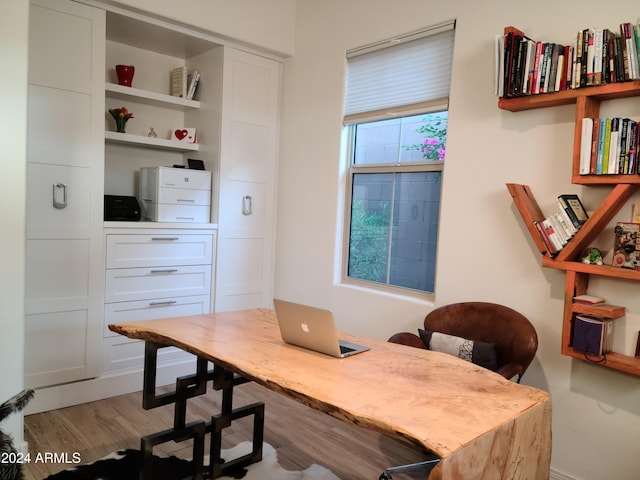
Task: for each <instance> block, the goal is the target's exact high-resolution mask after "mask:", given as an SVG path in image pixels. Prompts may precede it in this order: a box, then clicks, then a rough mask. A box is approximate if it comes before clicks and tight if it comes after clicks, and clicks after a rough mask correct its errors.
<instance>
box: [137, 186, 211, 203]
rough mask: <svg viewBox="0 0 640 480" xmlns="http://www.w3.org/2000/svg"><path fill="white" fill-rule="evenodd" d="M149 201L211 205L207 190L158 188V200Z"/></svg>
mask: <svg viewBox="0 0 640 480" xmlns="http://www.w3.org/2000/svg"><path fill="white" fill-rule="evenodd" d="M145 200H146V199H145ZM151 201H152V202H154V203H166V204H170V205H211V194H210V192H209V191H208V190H190V189H188V188H159V189H158V198H156V199H151Z"/></svg>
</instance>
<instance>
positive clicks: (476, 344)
mask: <svg viewBox="0 0 640 480" xmlns="http://www.w3.org/2000/svg"><path fill="white" fill-rule="evenodd" d="M418 333H420V338H421V339H422V341H423V342H424V344H425V346H426V347H427V349H429V350H433V351H436V352H443V353H448V354H450V355H455V356H456V357H458V358H461V359H463V360H467V361H468V362H472V363H474V364H476V365H478V366H480V367H484V368H487V369H489V370H493V371H494V372H495V371H496V370H497V369H498V358H497V355H496V346H495V344H493V343H487V342H481V341H479V340H475V341H474V340H469V339H467V338H462V337H456V336H454V335H448V334H446V333H440V332H432V331H429V330H422V329H418Z"/></svg>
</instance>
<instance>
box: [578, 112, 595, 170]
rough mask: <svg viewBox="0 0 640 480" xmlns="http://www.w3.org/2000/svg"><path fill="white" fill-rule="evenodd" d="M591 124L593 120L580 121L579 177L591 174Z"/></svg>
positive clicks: (586, 118) (588, 118) (587, 118)
mask: <svg viewBox="0 0 640 480" xmlns="http://www.w3.org/2000/svg"><path fill="white" fill-rule="evenodd" d="M593 123H594V122H593V118H590V117H585V118H583V119H582V129H581V137H580V175H589V174H590V173H591V149H592V145H591V144H592V140H593Z"/></svg>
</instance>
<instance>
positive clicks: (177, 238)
mask: <svg viewBox="0 0 640 480" xmlns="http://www.w3.org/2000/svg"><path fill="white" fill-rule="evenodd" d="M163 240H164V241H170V242H174V241H176V240H180V237H151V241H152V242H161V241H163Z"/></svg>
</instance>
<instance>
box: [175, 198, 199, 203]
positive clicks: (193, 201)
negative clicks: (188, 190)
mask: <svg viewBox="0 0 640 480" xmlns="http://www.w3.org/2000/svg"><path fill="white" fill-rule="evenodd" d="M176 202H185V203H196V201H195V200H191V199H190V198H177V199H176Z"/></svg>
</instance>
